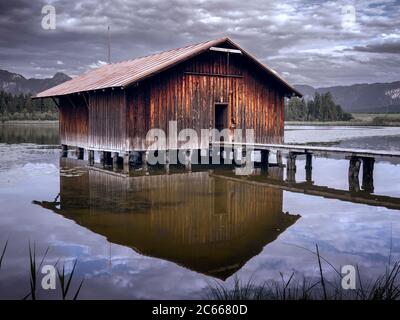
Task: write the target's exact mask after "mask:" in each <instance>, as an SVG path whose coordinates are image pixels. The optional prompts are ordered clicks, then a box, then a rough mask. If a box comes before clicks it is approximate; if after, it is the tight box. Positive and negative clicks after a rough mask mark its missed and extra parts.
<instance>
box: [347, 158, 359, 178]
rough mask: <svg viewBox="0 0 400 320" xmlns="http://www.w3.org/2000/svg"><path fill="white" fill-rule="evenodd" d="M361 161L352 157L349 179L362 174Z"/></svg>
mask: <svg viewBox="0 0 400 320" xmlns="http://www.w3.org/2000/svg"><path fill="white" fill-rule="evenodd" d="M360 166H361V161H360V158H359V157H350V164H349V177H357V178H358V175H359V173H360Z"/></svg>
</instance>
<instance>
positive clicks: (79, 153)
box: [76, 147, 85, 160]
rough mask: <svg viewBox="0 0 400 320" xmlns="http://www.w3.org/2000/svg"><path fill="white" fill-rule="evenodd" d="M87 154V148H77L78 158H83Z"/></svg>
mask: <svg viewBox="0 0 400 320" xmlns="http://www.w3.org/2000/svg"><path fill="white" fill-rule="evenodd" d="M84 154H85V150H84V149H83V148H79V147H78V148H76V157H77V159H78V160H83V156H84Z"/></svg>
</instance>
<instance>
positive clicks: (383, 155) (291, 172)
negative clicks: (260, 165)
mask: <svg viewBox="0 0 400 320" xmlns="http://www.w3.org/2000/svg"><path fill="white" fill-rule="evenodd" d="M211 147H218V148H220V149H221V150H222V149H223V150H233V149H234V148H238V147H242V148H247V149H248V150H251V151H252V150H254V151H259V152H261V162H265V161H268V158H269V157H268V155H269V153H270V152H274V153H276V155H277V160H276V163H277V164H278V165H282V154H286V161H287V162H286V170H287V180H288V181H289V182H294V180H295V173H296V170H297V168H296V159H297V156H299V155H305V156H306V165H305V170H306V180H307V182H310V181H311V179H312V158H313V156H315V157H316V156H322V157H326V156H330V155H333V156H340V157H343V158H345V159H347V160H349V170H348V177H349V186H350V188H353V190H350V191H359V172H360V168H361V164H362V170H363V171H362V172H363V175H362V189H363V190H364V191H367V192H370V193H372V192H373V191H374V182H373V177H374V163H375V161H376V159H379V160H389V161H390V160H393V159H398V160H399V159H400V151H387V150H369V149H349V148H335V147H320V146H307V145H290V144H261V143H252V144H246V143H245V144H243V143H235V142H215V143H213V144H211ZM263 154H265V155H264V156H263ZM264 159H267V160H264ZM267 164H268V163H267ZM264 165H265V164H264ZM267 166H268V165H267ZM328 169H329V168H328Z"/></svg>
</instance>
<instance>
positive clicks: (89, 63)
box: [0, 0, 400, 86]
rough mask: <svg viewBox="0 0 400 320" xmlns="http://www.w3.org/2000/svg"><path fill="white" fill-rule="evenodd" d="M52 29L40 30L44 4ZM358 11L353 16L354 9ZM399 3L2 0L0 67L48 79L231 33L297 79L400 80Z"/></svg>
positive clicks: (331, 82) (309, 81) (316, 81)
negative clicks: (49, 8) (51, 8)
mask: <svg viewBox="0 0 400 320" xmlns="http://www.w3.org/2000/svg"><path fill="white" fill-rule="evenodd" d="M49 4H50V5H52V6H54V8H55V10H56V28H55V29H54V30H45V29H43V28H42V19H43V17H45V15H44V14H42V13H41V11H42V7H43V6H44V5H49ZM353 13H354V14H353ZM399 17H400V1H389V0H378V1H355V0H354V1H351V0H348V1H346V0H344V1H337V2H334V1H305V0H293V1H269V0H256V1H253V0H248V1H243V0H216V1H212V0H208V1H204V0H172V1H166V0H131V1H128V0H117V1H109V2H106V1H99V0H85V1H83V0H80V1H73V0H59V1H58V0H57V1H56V0H39V1H31V0H13V1H6V0H0V68H1V69H6V70H9V71H12V72H17V73H20V74H22V75H23V76H25V77H36V78H43V77H49V76H52V75H53V74H54V73H55V72H57V71H61V72H64V73H67V74H68V75H70V76H74V75H78V74H80V73H82V72H85V71H87V70H89V69H90V68H93V67H96V66H97V65H101V64H102V63H104V61H106V60H107V26H108V25H110V28H111V59H112V61H119V60H124V59H130V58H133V57H138V56H142V55H147V54H149V53H155V52H159V51H163V50H166V49H172V48H175V47H180V46H185V45H188V44H192V43H197V42H201V41H205V40H209V39H214V38H220V37H223V36H225V35H227V36H229V37H231V38H232V39H233V40H234V41H236V42H238V43H239V44H240V45H241V46H242V47H244V48H245V49H247V50H248V51H249V52H251V53H253V54H254V55H255V56H256V57H258V58H259V59H260V60H262V61H263V62H264V63H266V64H267V65H269V66H270V67H272V68H274V69H275V70H277V71H278V72H279V73H281V74H282V75H283V76H284V77H285V78H286V79H287V80H289V81H290V82H292V83H294V84H309V85H313V86H329V85H341V84H352V83H361V82H363V83H364V82H368V83H371V82H389V81H396V80H400V19H399Z"/></svg>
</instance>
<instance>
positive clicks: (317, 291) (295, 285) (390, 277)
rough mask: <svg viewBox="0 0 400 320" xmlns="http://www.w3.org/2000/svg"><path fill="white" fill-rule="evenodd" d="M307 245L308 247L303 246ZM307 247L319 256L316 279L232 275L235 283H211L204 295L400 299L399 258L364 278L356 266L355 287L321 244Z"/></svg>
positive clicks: (256, 297) (213, 297) (271, 298)
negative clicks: (259, 279) (257, 279)
mask: <svg viewBox="0 0 400 320" xmlns="http://www.w3.org/2000/svg"><path fill="white" fill-rule="evenodd" d="M304 249H305V248H304ZM306 250H307V251H309V252H311V253H313V254H314V255H315V256H316V257H317V263H318V271H319V274H318V276H316V277H315V278H313V279H307V278H305V277H303V278H302V279H301V280H297V279H296V278H295V273H294V272H293V273H291V274H290V276H289V277H287V280H285V276H284V274H283V273H280V280H279V281H266V282H264V283H262V284H261V285H259V284H255V283H254V282H253V277H251V278H250V280H248V281H247V282H243V281H241V280H240V279H239V278H238V277H237V276H236V277H235V278H234V279H233V287H230V286H229V287H228V286H225V285H224V284H223V283H221V282H215V283H214V284H209V285H208V288H207V293H206V296H205V298H206V299H210V300H399V299H400V261H398V262H395V263H393V264H392V263H391V257H389V261H388V265H387V267H386V268H385V272H384V273H383V274H382V275H380V276H378V277H377V278H375V279H373V280H370V281H365V280H363V279H362V277H361V272H360V269H359V267H358V266H356V274H357V283H356V289H353V290H351V289H349V290H345V289H343V288H342V285H341V281H342V278H341V277H342V275H341V273H340V272H339V271H338V269H337V268H335V267H334V266H333V265H332V264H331V263H330V262H329V261H328V260H326V259H325V258H324V257H322V256H321V254H320V252H319V248H318V245H316V251H315V252H314V251H311V250H309V249H306ZM322 262H325V263H326V264H327V265H328V266H329V267H330V268H332V269H333V270H334V275H335V277H334V278H333V279H328V278H327V277H326V276H325V274H324V270H323V267H322V266H323V263H322Z"/></svg>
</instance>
